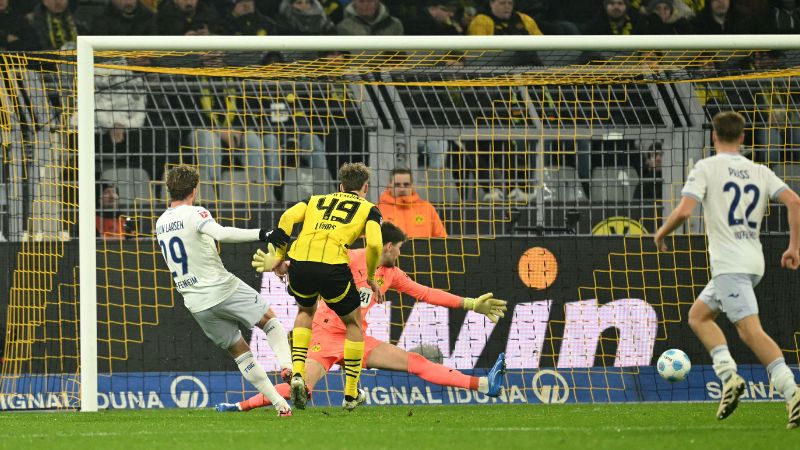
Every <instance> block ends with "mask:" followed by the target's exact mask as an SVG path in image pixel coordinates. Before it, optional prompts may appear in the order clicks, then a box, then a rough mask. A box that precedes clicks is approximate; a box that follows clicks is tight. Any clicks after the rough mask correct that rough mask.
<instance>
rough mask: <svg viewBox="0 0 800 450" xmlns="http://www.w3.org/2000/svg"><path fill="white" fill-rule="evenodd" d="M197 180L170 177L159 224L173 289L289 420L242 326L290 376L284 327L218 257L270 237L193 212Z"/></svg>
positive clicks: (184, 170) (185, 170)
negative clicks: (257, 333)
mask: <svg viewBox="0 0 800 450" xmlns="http://www.w3.org/2000/svg"><path fill="white" fill-rule="evenodd" d="M198 182H199V176H198V173H197V170H195V169H194V168H192V167H189V166H178V167H175V168H174V169H172V170H171V171H170V172H169V174H168V175H167V189H168V191H169V196H170V207H169V209H167V210H166V211H164V213H163V214H161V217H159V218H158V221H157V222H156V239H157V240H158V245H159V246H160V247H161V253H162V254H163V256H164V259H165V260H166V262H167V266H168V267H169V270H170V272H172V278H173V280H175V286H176V287H177V289H178V292H180V293H181V294H182V295H183V301H184V304H185V305H186V308H188V309H189V312H191V313H192V316H193V317H194V319H195V320H196V321H197V323H198V324H199V325H200V327H201V328H202V329H203V332H205V334H206V336H208V337H209V338H210V339H211V340H212V341H214V344H216V345H218V346H219V347H221V348H223V349H225V350H227V351H228V353H230V355H231V356H232V357H233V359H234V360H235V361H236V365H237V366H238V367H239V370H240V371H241V372H242V375H243V376H244V378H245V379H246V380H247V381H249V382H250V383H251V384H252V385H253V386H255V387H256V389H258V391H259V392H260V393H262V394H264V396H265V397H268V398H270V399H274V400H275V402H277V403H273V405H275V409H276V410H277V411H278V415H279V416H291V415H292V410H291V408H290V407H289V404H288V403H287V402H286V400H284V399H283V397H281V395H280V394H279V393H278V392H277V391H276V390H275V387H274V386H273V385H272V382H271V381H270V380H269V378H267V373H266V372H265V371H264V368H263V367H261V365H260V364H259V363H258V362H257V361H256V360H255V358H254V357H253V353H252V352H251V351H250V346H249V345H247V342H246V341H245V340H244V338H242V334H241V332H240V331H239V324H241V325H243V326H245V327H247V328H253V326H256V325H257V326H258V327H259V328H261V329H262V330H264V333H265V334H266V335H267V342H268V343H269V345H270V347H272V350H273V351H274V352H275V355H276V356H277V358H278V361H279V362H280V365H281V368H282V370H281V376H282V377H283V378H284V379H285V380H286V381H288V380H290V379H291V376H292V372H291V367H292V359H291V350H290V349H289V342H288V340H287V337H286V331H285V330H284V329H283V326H282V325H281V323H280V321H279V320H278V318H277V317H275V314H274V313H273V312H272V309H271V308H270V307H269V303H267V302H266V301H265V300H264V298H262V297H261V295H260V294H259V293H258V292H256V291H255V289H253V288H251V287H250V286H248V285H247V284H245V283H244V282H243V281H242V280H240V279H239V278H237V277H236V276H235V275H233V274H232V273H230V272H228V271H227V270H226V269H225V266H223V265H222V260H221V259H220V257H219V254H218V253H217V246H216V244H215V240H216V241H219V242H253V241H257V240H262V241H266V240H267V237H268V236H269V234H270V232H268V231H267V230H258V229H249V230H246V229H240V228H234V227H223V226H221V225H219V224H218V223H217V222H216V221H215V220H214V218H213V217H212V216H211V213H209V212H208V210H206V209H205V208H203V207H200V206H194V200H195V198H196V197H197V184H198Z"/></svg>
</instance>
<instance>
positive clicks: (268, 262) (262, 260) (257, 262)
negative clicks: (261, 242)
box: [252, 244, 281, 272]
mask: <svg viewBox="0 0 800 450" xmlns="http://www.w3.org/2000/svg"><path fill="white" fill-rule="evenodd" d="M279 262H281V260H280V259H278V256H277V255H276V254H275V246H274V245H272V244H267V253H264V252H263V251H262V250H261V249H258V250H256V253H255V254H254V255H253V262H252V265H253V267H254V268H255V269H256V271H258V272H272V270H273V269H274V268H275V266H277V265H278V263H279Z"/></svg>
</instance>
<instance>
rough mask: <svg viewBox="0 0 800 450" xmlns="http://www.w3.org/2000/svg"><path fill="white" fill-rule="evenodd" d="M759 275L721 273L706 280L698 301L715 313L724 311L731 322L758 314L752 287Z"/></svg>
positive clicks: (756, 282)
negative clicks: (706, 282)
mask: <svg viewBox="0 0 800 450" xmlns="http://www.w3.org/2000/svg"><path fill="white" fill-rule="evenodd" d="M759 281H761V277H760V276H758V275H753V274H750V273H723V274H721V275H717V276H715V277H714V278H712V279H711V281H709V282H708V284H707V285H706V287H705V289H703V292H701V293H700V297H699V299H700V301H702V302H703V303H705V304H706V305H708V307H709V309H711V311H714V312H715V313H719V312H724V313H725V315H726V316H728V320H730V321H731V323H736V322H738V321H740V320H742V319H744V318H745V317H748V316H752V315H755V314H758V302H757V301H756V293H755V292H753V288H754V287H755V286H756V285H757V284H758V282H759Z"/></svg>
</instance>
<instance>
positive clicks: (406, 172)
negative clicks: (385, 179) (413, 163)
mask: <svg viewBox="0 0 800 450" xmlns="http://www.w3.org/2000/svg"><path fill="white" fill-rule="evenodd" d="M395 175H408V176H410V177H411V181H414V175H412V174H411V170H410V169H406V168H405V167H398V168H396V169H392V171H391V172H389V179H390V180H391V179H393V178H394V176H395Z"/></svg>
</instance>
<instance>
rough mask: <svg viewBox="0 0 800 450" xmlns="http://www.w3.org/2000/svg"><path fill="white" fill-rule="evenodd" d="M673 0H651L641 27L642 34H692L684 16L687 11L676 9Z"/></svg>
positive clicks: (687, 20) (689, 24) (690, 26)
mask: <svg viewBox="0 0 800 450" xmlns="http://www.w3.org/2000/svg"><path fill="white" fill-rule="evenodd" d="M674 2H675V0H652V1H651V2H650V3H649V4H648V5H647V9H646V12H647V15H646V16H644V20H643V22H644V24H643V25H642V27H641V31H642V34H694V31H693V30H692V25H691V23H689V19H688V17H686V15H685V14H687V13H688V12H689V10H688V9H683V8H676V7H675V3H674Z"/></svg>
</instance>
